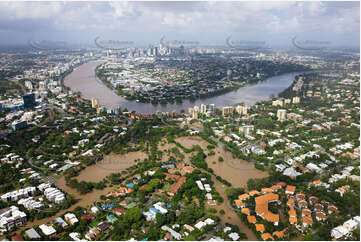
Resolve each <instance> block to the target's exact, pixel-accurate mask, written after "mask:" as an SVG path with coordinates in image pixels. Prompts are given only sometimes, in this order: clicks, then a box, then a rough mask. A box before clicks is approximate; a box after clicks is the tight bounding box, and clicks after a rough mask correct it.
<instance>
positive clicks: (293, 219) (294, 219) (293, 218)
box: [288, 217, 298, 224]
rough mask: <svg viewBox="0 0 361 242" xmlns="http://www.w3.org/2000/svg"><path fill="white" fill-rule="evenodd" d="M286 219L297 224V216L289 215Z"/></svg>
mask: <svg viewBox="0 0 361 242" xmlns="http://www.w3.org/2000/svg"><path fill="white" fill-rule="evenodd" d="M288 221H289V222H290V224H297V222H298V221H297V217H290V218H289V219H288Z"/></svg>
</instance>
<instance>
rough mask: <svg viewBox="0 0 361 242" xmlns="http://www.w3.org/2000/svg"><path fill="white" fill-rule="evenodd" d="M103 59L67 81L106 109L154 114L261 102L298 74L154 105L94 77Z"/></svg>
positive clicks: (70, 85) (282, 87)
mask: <svg viewBox="0 0 361 242" xmlns="http://www.w3.org/2000/svg"><path fill="white" fill-rule="evenodd" d="M101 63H102V61H92V62H88V63H86V64H83V65H81V66H79V67H77V68H76V69H75V70H74V71H73V72H72V73H71V74H69V75H68V76H66V77H65V79H64V84H65V85H66V86H68V87H70V88H71V89H72V90H73V91H76V92H77V91H79V92H81V94H82V96H83V97H84V98H86V99H91V98H97V99H98V100H99V102H100V105H104V106H105V107H107V108H116V107H121V108H122V109H124V108H127V109H128V110H129V111H136V112H138V113H144V114H149V113H155V112H156V111H162V112H171V111H173V110H176V111H178V112H179V111H180V110H182V109H184V110H188V108H189V107H193V106H194V105H200V104H202V103H203V104H212V103H214V104H216V106H229V105H234V104H236V103H240V102H244V103H245V104H247V105H252V104H255V103H256V102H258V101H263V100H268V99H269V98H270V96H271V95H272V94H273V95H277V94H278V93H280V92H281V91H283V90H284V89H286V88H287V87H288V86H290V85H291V83H292V81H293V79H294V77H295V76H296V75H297V74H299V73H287V74H283V75H279V76H274V77H270V78H267V79H266V80H264V81H263V82H259V83H257V84H254V85H250V86H246V87H242V88H239V89H238V90H236V91H232V92H228V93H226V94H223V95H219V96H215V97H211V98H206V99H197V100H196V101H194V102H191V101H189V100H184V101H183V103H182V104H167V105H160V104H159V105H153V104H149V103H137V102H136V101H128V100H126V99H124V98H123V97H121V96H118V95H116V94H115V93H114V92H113V91H112V90H110V89H109V88H108V87H106V86H105V85H104V84H103V83H102V82H101V81H100V80H99V79H98V78H96V76H95V72H94V70H95V68H96V66H98V65H99V64H101Z"/></svg>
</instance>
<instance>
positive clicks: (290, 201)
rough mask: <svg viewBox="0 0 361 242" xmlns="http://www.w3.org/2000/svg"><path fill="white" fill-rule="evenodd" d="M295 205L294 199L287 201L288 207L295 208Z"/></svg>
mask: <svg viewBox="0 0 361 242" xmlns="http://www.w3.org/2000/svg"><path fill="white" fill-rule="evenodd" d="M294 204H295V200H293V199H291V198H289V199H288V200H287V206H293V205H294Z"/></svg>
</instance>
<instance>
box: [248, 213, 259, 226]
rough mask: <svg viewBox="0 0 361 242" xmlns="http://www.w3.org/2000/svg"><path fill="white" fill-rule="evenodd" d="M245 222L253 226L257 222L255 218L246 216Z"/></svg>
mask: <svg viewBox="0 0 361 242" xmlns="http://www.w3.org/2000/svg"><path fill="white" fill-rule="evenodd" d="M247 221H248V223H250V224H255V223H256V222H257V219H256V217H255V216H250V215H249V216H247Z"/></svg>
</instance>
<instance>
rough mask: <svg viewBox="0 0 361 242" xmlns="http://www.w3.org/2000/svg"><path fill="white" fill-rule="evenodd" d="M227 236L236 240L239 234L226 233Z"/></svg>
mask: <svg viewBox="0 0 361 242" xmlns="http://www.w3.org/2000/svg"><path fill="white" fill-rule="evenodd" d="M228 237H229V238H231V239H232V240H233V241H236V240H238V239H239V235H238V234H237V233H235V232H233V233H230V234H229V235H228Z"/></svg>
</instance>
